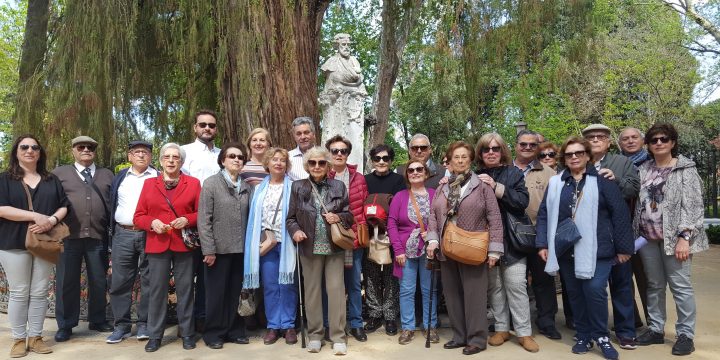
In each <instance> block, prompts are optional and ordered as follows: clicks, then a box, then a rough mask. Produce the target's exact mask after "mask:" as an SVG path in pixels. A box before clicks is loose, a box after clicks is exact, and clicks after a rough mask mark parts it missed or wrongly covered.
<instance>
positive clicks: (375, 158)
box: [372, 155, 390, 162]
mask: <svg viewBox="0 0 720 360" xmlns="http://www.w3.org/2000/svg"><path fill="white" fill-rule="evenodd" d="M372 161H374V162H380V161H384V162H390V156H388V155H385V156H373V157H372Z"/></svg>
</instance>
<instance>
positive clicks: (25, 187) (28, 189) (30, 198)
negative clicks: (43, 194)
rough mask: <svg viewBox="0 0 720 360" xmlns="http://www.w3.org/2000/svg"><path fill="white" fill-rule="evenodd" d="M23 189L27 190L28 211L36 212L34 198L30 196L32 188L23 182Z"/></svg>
mask: <svg viewBox="0 0 720 360" xmlns="http://www.w3.org/2000/svg"><path fill="white" fill-rule="evenodd" d="M22 184H23V189H24V190H25V195H27V200H28V210H29V211H32V212H35V209H33V203H32V196H30V188H28V185H27V184H26V183H25V182H24V181H23V182H22Z"/></svg>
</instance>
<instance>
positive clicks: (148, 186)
mask: <svg viewBox="0 0 720 360" xmlns="http://www.w3.org/2000/svg"><path fill="white" fill-rule="evenodd" d="M165 196H167V192H166V191H165V182H164V181H163V176H162V174H161V175H160V176H158V177H156V178H152V179H147V180H145V184H143V188H142V192H141V193H140V200H138V204H137V208H135V216H134V218H133V224H135V226H137V227H139V228H140V229H143V230H145V231H146V232H147V239H146V241H145V252H146V253H148V254H159V253H163V252H165V251H167V250H168V249H169V250H170V251H175V252H187V251H190V250H189V249H188V248H187V247H186V246H185V244H184V243H183V241H182V235H181V234H180V230H178V229H173V230H171V231H170V232H169V233H165V234H158V233H156V232H155V231H153V230H152V228H151V227H150V224H152V222H153V220H155V219H159V220H160V221H162V222H163V223H165V224H169V223H170V222H171V221H173V220H175V218H176V216H175V214H174V213H173V211H172V210H171V209H170V206H169V205H168V203H167V201H166V200H165ZM199 201H200V180H198V179H196V178H194V177H192V176H188V175H184V174H181V175H180V181H179V183H178V186H177V187H176V188H175V192H174V193H173V197H172V199H170V202H171V203H172V204H173V207H174V208H175V211H177V213H178V215H179V216H180V217H183V216H184V217H185V218H186V219H188V221H189V223H188V225H187V226H188V227H195V226H197V211H198V202H199Z"/></svg>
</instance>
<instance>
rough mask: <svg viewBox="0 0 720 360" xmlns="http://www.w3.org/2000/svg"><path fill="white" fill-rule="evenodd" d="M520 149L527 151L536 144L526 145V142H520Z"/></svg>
mask: <svg viewBox="0 0 720 360" xmlns="http://www.w3.org/2000/svg"><path fill="white" fill-rule="evenodd" d="M518 145H520V147H521V148H527V149H534V148H535V147H536V146H537V145H538V144H537V143H527V142H521V143H518Z"/></svg>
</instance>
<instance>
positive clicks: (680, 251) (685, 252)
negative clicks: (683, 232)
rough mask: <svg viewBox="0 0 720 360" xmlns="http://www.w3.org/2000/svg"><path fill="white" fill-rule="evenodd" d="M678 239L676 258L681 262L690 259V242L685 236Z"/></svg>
mask: <svg viewBox="0 0 720 360" xmlns="http://www.w3.org/2000/svg"><path fill="white" fill-rule="evenodd" d="M677 239H678V241H677V244H675V258H676V259H677V260H678V261H680V262H683V261H685V260H687V259H690V242H689V241H687V240H685V238H684V237H678V238H677Z"/></svg>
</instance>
